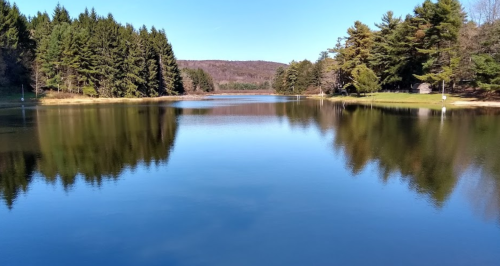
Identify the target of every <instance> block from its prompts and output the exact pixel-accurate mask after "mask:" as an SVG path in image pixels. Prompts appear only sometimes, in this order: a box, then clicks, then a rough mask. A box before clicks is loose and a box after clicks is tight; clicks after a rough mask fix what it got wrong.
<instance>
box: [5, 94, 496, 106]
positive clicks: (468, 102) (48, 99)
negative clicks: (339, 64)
mask: <svg viewBox="0 0 500 266" xmlns="http://www.w3.org/2000/svg"><path fill="white" fill-rule="evenodd" d="M232 95H233V96H241V95H278V94H274V93H270V92H262V91H260V92H255V93H251V92H249V91H247V92H242V93H237V92H228V93H223V92H216V93H208V94H189V95H179V96H162V97H154V98H91V97H85V96H81V95H69V96H67V97H64V95H59V94H56V93H48V94H47V95H45V96H44V97H42V98H38V99H35V97H26V98H27V100H26V101H25V102H21V101H20V100H17V98H18V97H16V96H10V97H9V98H7V99H5V100H4V101H2V99H0V108H11V107H19V106H35V105H85V104H107V103H147V102H169V101H192V100H203V99H206V97H207V96H232ZM33 96H34V95H33ZM302 96H303V97H307V98H310V99H325V100H328V101H333V102H345V103H360V104H377V105H391V106H397V105H404V106H412V107H416V108H417V107H425V106H429V107H432V108H437V107H438V106H442V105H445V106H449V107H456V108H463V107H496V108H500V101H483V100H480V99H477V98H465V97H462V96H457V95H447V99H446V101H445V102H444V103H443V101H442V95H441V94H413V93H374V94H367V95H366V96H363V97H355V96H325V97H320V96H318V95H302ZM19 99H20V97H19Z"/></svg>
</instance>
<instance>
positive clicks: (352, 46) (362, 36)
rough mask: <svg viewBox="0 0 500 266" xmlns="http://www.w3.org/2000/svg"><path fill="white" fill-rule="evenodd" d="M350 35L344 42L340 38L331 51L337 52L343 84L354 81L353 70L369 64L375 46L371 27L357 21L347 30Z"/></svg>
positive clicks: (338, 67) (347, 84) (346, 84)
mask: <svg viewBox="0 0 500 266" xmlns="http://www.w3.org/2000/svg"><path fill="white" fill-rule="evenodd" d="M347 34H348V36H347V37H346V38H344V42H342V40H339V43H338V44H337V46H336V47H335V48H334V49H332V50H331V51H332V52H333V53H335V58H336V60H337V62H338V66H337V67H336V70H337V71H339V76H340V79H341V83H342V85H345V86H347V87H348V86H349V85H351V81H352V71H353V70H354V68H355V67H356V66H358V65H361V64H365V65H368V64H369V60H370V57H371V50H372V46H373V32H372V31H371V30H370V28H369V27H368V26H367V25H365V24H363V23H361V22H359V21H356V22H355V23H354V26H353V27H351V28H349V29H348V30H347Z"/></svg>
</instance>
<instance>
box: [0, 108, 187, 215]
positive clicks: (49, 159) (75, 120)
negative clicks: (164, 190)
mask: <svg viewBox="0 0 500 266" xmlns="http://www.w3.org/2000/svg"><path fill="white" fill-rule="evenodd" d="M179 112H180V110H179V109H173V108H167V107H159V106H118V107H117V106H99V107H53V108H39V109H33V110H30V112H29V114H26V115H29V116H30V117H31V118H32V119H33V120H34V121H35V123H36V125H35V127H34V128H31V130H24V129H19V128H16V126H17V125H18V124H19V123H17V121H16V116H15V115H12V114H10V115H9V116H4V117H6V119H9V120H10V121H3V122H5V124H4V123H2V125H13V126H14V127H13V128H7V127H4V128H2V131H4V132H5V134H2V135H0V138H1V141H0V143H1V144H0V195H1V196H2V198H3V199H4V200H5V203H6V204H7V206H8V207H9V208H11V207H12V205H13V203H14V200H15V199H16V197H17V196H18V194H19V193H20V192H21V191H24V192H26V191H27V189H28V186H29V184H30V182H31V180H32V177H33V175H34V173H35V172H38V173H40V174H41V175H42V176H43V177H44V179H45V180H46V181H47V182H50V183H55V182H56V181H60V183H61V184H62V185H63V186H64V187H65V188H66V189H69V188H70V187H71V186H72V185H73V184H74V183H75V182H76V179H77V178H78V176H81V177H82V178H83V179H84V180H85V181H86V182H87V183H89V184H92V185H97V186H99V185H101V183H102V182H103V179H117V178H118V177H119V176H120V173H121V172H122V171H123V169H125V168H135V167H136V166H137V165H138V164H141V163H142V164H144V165H145V166H146V167H149V166H150V165H151V164H156V165H158V164H160V163H166V162H167V160H168V157H169V154H170V152H171V149H172V146H173V143H174V139H175V135H176V132H177V116H178V115H179V114H180V113H179ZM23 115H24V114H23ZM12 120H13V121H12Z"/></svg>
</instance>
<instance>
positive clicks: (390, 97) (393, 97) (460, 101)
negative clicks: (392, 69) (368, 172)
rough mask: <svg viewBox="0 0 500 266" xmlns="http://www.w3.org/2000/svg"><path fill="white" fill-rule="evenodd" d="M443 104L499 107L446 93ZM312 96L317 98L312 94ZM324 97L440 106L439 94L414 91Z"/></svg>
mask: <svg viewBox="0 0 500 266" xmlns="http://www.w3.org/2000/svg"><path fill="white" fill-rule="evenodd" d="M446 97H447V99H446V101H445V103H444V104H445V105H447V106H450V107H500V102H498V101H485V100H481V99H478V98H474V97H466V96H462V95H450V94H446ZM312 98H318V96H314V97H312ZM326 99H328V100H330V101H334V102H347V103H361V104H377V105H391V106H401V105H404V106H413V107H429V108H437V106H442V105H443V101H442V95H441V94H438V93H436V94H416V93H388V92H381V93H372V94H366V96H365V95H361V96H360V97H357V96H331V97H326Z"/></svg>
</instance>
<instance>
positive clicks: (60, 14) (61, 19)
mask: <svg viewBox="0 0 500 266" xmlns="http://www.w3.org/2000/svg"><path fill="white" fill-rule="evenodd" d="M52 23H54V25H58V24H62V23H68V24H71V18H70V16H69V13H68V10H66V8H64V7H63V6H61V5H60V4H59V3H57V6H56V8H55V9H54V14H53V15H52Z"/></svg>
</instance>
